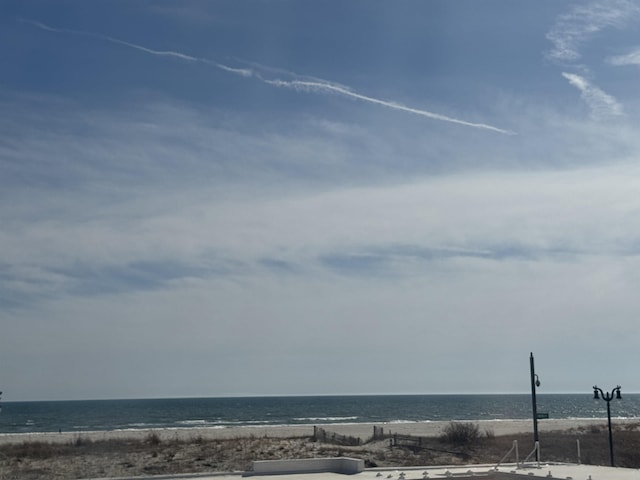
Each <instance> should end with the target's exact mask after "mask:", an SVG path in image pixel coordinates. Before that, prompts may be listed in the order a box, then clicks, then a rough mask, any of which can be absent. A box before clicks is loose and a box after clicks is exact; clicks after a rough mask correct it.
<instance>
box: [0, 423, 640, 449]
mask: <svg viewBox="0 0 640 480" xmlns="http://www.w3.org/2000/svg"><path fill="white" fill-rule="evenodd" d="M451 422H452V421H449V420H444V421H426V422H402V423H393V422H380V423H333V424H301V425H270V426H234V427H222V428H221V427H171V428H149V429H141V430H103V431H69V432H30V433H0V444H7V443H22V442H50V443H69V442H74V441H76V440H77V439H78V438H83V439H87V440H89V441H93V442H97V441H103V440H114V439H130V440H136V439H137V440H143V439H145V438H146V437H148V436H149V435H150V434H155V435H157V436H158V437H159V438H160V439H161V440H183V441H188V440H191V439H197V438H202V439H208V440H215V439H230V438H242V437H269V438H286V437H305V436H308V437H311V436H313V432H314V427H316V426H317V427H320V428H324V429H326V430H328V431H330V432H334V433H338V434H340V435H347V436H352V437H359V438H361V439H363V440H366V439H368V438H371V437H372V435H373V427H374V426H375V427H382V428H383V429H384V430H385V432H390V433H397V434H404V435H415V436H423V437H437V436H439V435H440V434H441V433H442V431H443V429H444V428H445V427H446V426H447V425H448V424H450V423H451ZM454 422H458V423H474V424H477V425H478V427H479V429H480V432H481V433H483V434H484V433H485V432H490V433H491V434H493V435H495V436H504V435H516V434H522V433H528V432H533V425H532V423H533V422H532V420H522V419H513V420H509V419H504V420H455V421H454ZM606 422H607V420H606V418H589V419H543V420H538V431H539V432H540V433H544V432H551V431H567V430H572V429H580V428H582V429H584V428H590V427H592V426H594V425H595V426H598V427H604V428H606ZM612 422H613V423H614V425H615V426H620V425H623V426H626V425H629V424H634V425H638V424H640V419H637V418H620V419H612Z"/></svg>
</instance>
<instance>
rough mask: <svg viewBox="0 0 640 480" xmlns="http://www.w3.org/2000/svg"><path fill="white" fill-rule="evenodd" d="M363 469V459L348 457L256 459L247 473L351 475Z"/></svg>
mask: <svg viewBox="0 0 640 480" xmlns="http://www.w3.org/2000/svg"><path fill="white" fill-rule="evenodd" d="M362 471H364V460H360V459H357V458H348V457H335V458H301V459H298V460H256V461H255V462H253V471H252V472H247V475H277V474H286V473H321V472H333V473H344V474H346V475H351V474H354V473H360V472H362Z"/></svg>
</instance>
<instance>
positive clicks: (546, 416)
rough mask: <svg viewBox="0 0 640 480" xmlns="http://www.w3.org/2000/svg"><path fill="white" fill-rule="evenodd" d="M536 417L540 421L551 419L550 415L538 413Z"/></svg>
mask: <svg viewBox="0 0 640 480" xmlns="http://www.w3.org/2000/svg"><path fill="white" fill-rule="evenodd" d="M536 417H537V418H538V420H542V419H544V418H549V414H548V413H538V414H537V415H536Z"/></svg>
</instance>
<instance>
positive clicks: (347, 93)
mask: <svg viewBox="0 0 640 480" xmlns="http://www.w3.org/2000/svg"><path fill="white" fill-rule="evenodd" d="M21 21H23V22H25V23H28V24H30V25H33V26H35V27H37V28H40V29H42V30H46V31H49V32H55V33H66V34H72V35H83V36H88V37H92V38H96V39H100V40H104V41H107V42H111V43H114V44H117V45H122V46H125V47H129V48H133V49H135V50H138V51H140V52H144V53H147V54H150V55H157V56H164V57H173V58H177V59H179V60H185V61H188V62H199V63H204V64H207V65H211V66H213V67H215V68H218V69H220V70H223V71H225V72H228V73H232V74H235V75H240V76H242V77H252V78H255V79H257V80H259V81H261V82H263V83H265V84H267V85H272V86H275V87H280V88H288V89H292V90H296V91H304V92H313V93H325V94H328V93H329V94H337V95H341V96H344V97H348V98H352V99H356V100H360V101H363V102H367V103H371V104H374V105H379V106H383V107H386V108H390V109H393V110H396V111H400V112H405V113H410V114H413V115H419V116H422V117H425V118H429V119H432V120H438V121H442V122H448V123H453V124H457V125H462V126H466V127H471V128H477V129H482V130H489V131H493V132H496V133H501V134H506V135H514V132H512V131H510V130H507V129H503V128H498V127H495V126H493V125H489V124H486V123H478V122H470V121H467V120H462V119H459V118H454V117H450V116H446V115H441V114H439V113H434V112H430V111H428V110H423V109H419V108H414V107H409V106H406V105H402V104H400V103H398V102H394V101H390V100H383V99H379V98H375V97H371V96H367V95H363V94H361V93H358V92H356V91H353V90H352V89H351V88H348V87H344V86H341V85H338V84H336V83H333V82H330V81H326V80H321V79H314V80H313V81H309V80H300V79H294V80H283V79H280V78H274V79H271V78H266V77H265V74H266V73H267V72H274V71H278V70H277V69H272V68H263V69H262V70H263V71H258V70H257V67H255V68H235V67H231V66H229V65H225V64H222V63H219V62H216V61H213V60H209V59H206V58H201V57H195V56H192V55H188V54H185V53H181V52H176V51H173V50H155V49H152V48H148V47H145V46H142V45H138V44H135V43H131V42H127V41H125V40H120V39H118V38H114V37H111V36H108V35H103V34H99V33H93V32H85V31H82V30H73V29H66V28H55V27H51V26H49V25H46V24H44V23H42V22H38V21H34V20H28V19H23V20H21ZM253 65H256V66H257V64H253ZM280 72H283V71H282V70H280ZM287 73H288V74H289V75H291V76H294V77H296V78H302V77H301V76H300V75H298V74H295V73H293V72H287Z"/></svg>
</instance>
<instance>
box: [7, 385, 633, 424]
mask: <svg viewBox="0 0 640 480" xmlns="http://www.w3.org/2000/svg"><path fill="white" fill-rule="evenodd" d="M537 399H538V402H537V403H538V412H544V413H548V414H549V418H552V419H553V418H556V419H566V418H606V403H605V402H603V401H601V400H600V401H594V400H593V399H592V397H591V395H589V394H546V395H544V394H538V396H537ZM611 409H612V416H614V417H620V418H635V417H640V394H625V395H624V398H623V399H622V400H619V401H617V400H614V401H613V402H612V404H611ZM529 418H531V397H530V395H527V394H521V395H520V394H519V395H366V396H313V397H312V396H309V397H241V398H173V399H147V400H87V401H84V400H83V401H51V402H7V403H4V404H3V405H2V412H1V413H0V433H29V432H57V431H59V430H62V431H66V432H69V431H72V432H83V431H92V430H98V431H100V430H120V429H125V430H129V429H149V428H189V427H209V428H225V427H231V426H250V425H265V426H269V425H292V424H293V425H295V424H311V425H321V424H332V423H386V422H391V423H400V422H415V421H418V422H428V421H437V420H446V421H448V420H509V419H529Z"/></svg>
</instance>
